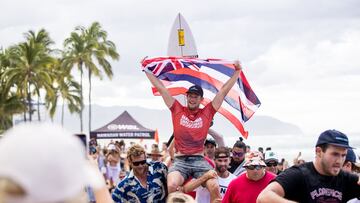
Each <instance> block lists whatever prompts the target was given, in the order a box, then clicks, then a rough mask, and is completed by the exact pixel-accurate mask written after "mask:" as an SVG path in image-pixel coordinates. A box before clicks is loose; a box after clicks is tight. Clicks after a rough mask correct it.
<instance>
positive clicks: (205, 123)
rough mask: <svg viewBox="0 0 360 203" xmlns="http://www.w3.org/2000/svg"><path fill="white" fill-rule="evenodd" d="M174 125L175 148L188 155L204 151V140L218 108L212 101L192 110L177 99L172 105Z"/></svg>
mask: <svg viewBox="0 0 360 203" xmlns="http://www.w3.org/2000/svg"><path fill="white" fill-rule="evenodd" d="M170 111H171V115H172V121H173V126H174V138H175V149H176V150H177V151H178V152H180V153H182V154H186V155H191V154H196V153H202V152H203V150H204V142H205V139H206V136H207V133H208V131H209V128H210V123H211V120H212V119H213V117H214V115H215V113H216V110H215V109H214V107H213V106H212V103H211V102H210V103H208V104H207V105H206V106H205V107H204V108H203V109H198V110H196V111H190V110H189V109H188V108H187V107H184V106H182V105H181V104H180V103H179V102H178V101H177V100H175V102H174V104H173V105H172V106H171V107H170Z"/></svg>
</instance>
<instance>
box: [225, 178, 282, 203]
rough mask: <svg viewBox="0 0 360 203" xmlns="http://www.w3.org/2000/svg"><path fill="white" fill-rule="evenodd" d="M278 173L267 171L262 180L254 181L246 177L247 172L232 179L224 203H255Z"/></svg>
mask: <svg viewBox="0 0 360 203" xmlns="http://www.w3.org/2000/svg"><path fill="white" fill-rule="evenodd" d="M275 177H276V175H274V174H273V173H271V172H267V171H266V172H265V175H264V177H263V178H262V179H261V180H258V181H253V180H250V179H248V178H247V177H246V173H243V174H241V175H240V176H239V177H237V178H236V179H234V180H233V181H231V183H230V184H229V187H228V188H227V190H226V193H225V196H224V198H223V200H222V203H230V202H237V203H241V202H244V203H255V202H256V199H257V197H258V196H259V194H260V192H261V191H262V190H263V189H264V188H265V187H266V186H267V185H268V184H269V183H270V181H271V180H272V179H274V178H275Z"/></svg>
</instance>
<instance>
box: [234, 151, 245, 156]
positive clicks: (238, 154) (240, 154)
mask: <svg viewBox="0 0 360 203" xmlns="http://www.w3.org/2000/svg"><path fill="white" fill-rule="evenodd" d="M244 154H245V153H244V152H232V155H233V156H237V157H240V156H244Z"/></svg>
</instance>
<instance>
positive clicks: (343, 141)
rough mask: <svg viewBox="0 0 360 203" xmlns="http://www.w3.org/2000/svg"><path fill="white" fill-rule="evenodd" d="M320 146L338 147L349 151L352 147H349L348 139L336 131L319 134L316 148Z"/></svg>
mask: <svg viewBox="0 0 360 203" xmlns="http://www.w3.org/2000/svg"><path fill="white" fill-rule="evenodd" d="M322 144H331V145H335V146H339V147H345V148H348V149H351V148H353V147H350V146H349V139H348V137H347V136H346V135H345V134H344V133H342V132H340V131H337V130H326V131H324V132H323V133H321V134H320V136H319V138H318V141H317V142H316V146H319V145H322Z"/></svg>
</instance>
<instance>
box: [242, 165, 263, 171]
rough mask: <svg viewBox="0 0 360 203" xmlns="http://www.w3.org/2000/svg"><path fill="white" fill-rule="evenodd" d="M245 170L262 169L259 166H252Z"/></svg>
mask: <svg viewBox="0 0 360 203" xmlns="http://www.w3.org/2000/svg"><path fill="white" fill-rule="evenodd" d="M245 168H247V169H249V170H254V169H256V170H260V169H262V168H263V166H260V165H256V166H253V165H250V166H246V167H245Z"/></svg>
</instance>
